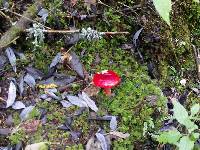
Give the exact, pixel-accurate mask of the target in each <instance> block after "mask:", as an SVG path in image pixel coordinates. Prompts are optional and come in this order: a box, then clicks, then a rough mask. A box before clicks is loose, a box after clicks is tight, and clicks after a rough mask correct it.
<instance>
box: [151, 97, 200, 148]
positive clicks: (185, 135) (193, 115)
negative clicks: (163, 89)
mask: <svg viewBox="0 0 200 150" xmlns="http://www.w3.org/2000/svg"><path fill="white" fill-rule="evenodd" d="M172 103H173V105H174V108H173V111H174V114H173V117H172V118H173V119H176V120H177V121H178V123H179V125H178V127H177V128H174V129H173V130H169V131H164V132H160V133H159V135H154V137H155V138H156V139H157V141H158V142H159V143H163V144H166V143H168V144H172V145H175V146H177V147H178V148H179V149H180V150H192V149H193V148H194V146H195V142H196V140H197V139H198V138H199V135H200V134H199V129H198V126H197V125H196V124H195V121H197V120H198V121H199V120H200V117H199V116H198V114H199V111H200V105H199V104H194V105H193V106H192V107H191V109H190V115H189V114H188V112H187V110H186V109H185V108H184V107H183V106H182V105H181V104H180V103H179V102H178V101H177V100H176V99H172Z"/></svg>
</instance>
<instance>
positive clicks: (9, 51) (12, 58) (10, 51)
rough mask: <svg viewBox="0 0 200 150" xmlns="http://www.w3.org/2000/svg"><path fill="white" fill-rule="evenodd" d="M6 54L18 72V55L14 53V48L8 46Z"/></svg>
mask: <svg viewBox="0 0 200 150" xmlns="http://www.w3.org/2000/svg"><path fill="white" fill-rule="evenodd" d="M6 55H7V57H8V60H9V62H10V64H11V66H12V68H13V70H14V72H17V68H16V56H15V54H14V52H13V49H12V48H10V47H8V48H7V49H6Z"/></svg>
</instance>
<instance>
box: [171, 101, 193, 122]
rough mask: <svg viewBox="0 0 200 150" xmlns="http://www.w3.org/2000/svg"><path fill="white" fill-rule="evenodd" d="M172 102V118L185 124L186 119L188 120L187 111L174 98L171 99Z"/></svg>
mask: <svg viewBox="0 0 200 150" xmlns="http://www.w3.org/2000/svg"><path fill="white" fill-rule="evenodd" d="M172 104H173V105H174V108H173V111H174V115H173V116H174V118H175V119H176V120H177V121H178V122H179V123H180V124H183V125H185V122H186V120H188V118H189V116H188V112H187V110H186V109H185V108H184V107H183V105H181V104H180V103H179V102H178V101H177V100H176V99H172Z"/></svg>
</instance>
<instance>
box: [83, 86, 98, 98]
mask: <svg viewBox="0 0 200 150" xmlns="http://www.w3.org/2000/svg"><path fill="white" fill-rule="evenodd" d="M99 90H100V88H99V87H96V86H94V85H90V86H88V87H86V88H85V89H84V90H83V92H85V93H86V94H87V95H88V96H90V97H91V96H96V95H97V94H98V93H99Z"/></svg>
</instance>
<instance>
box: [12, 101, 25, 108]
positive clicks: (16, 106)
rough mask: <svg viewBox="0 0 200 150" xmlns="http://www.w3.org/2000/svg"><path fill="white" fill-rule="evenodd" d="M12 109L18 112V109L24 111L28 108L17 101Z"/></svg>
mask: <svg viewBox="0 0 200 150" xmlns="http://www.w3.org/2000/svg"><path fill="white" fill-rule="evenodd" d="M12 108H13V109H15V110H17V109H23V108H26V106H25V105H24V103H22V102H21V101H16V102H15V103H14V104H13V105H12Z"/></svg>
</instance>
